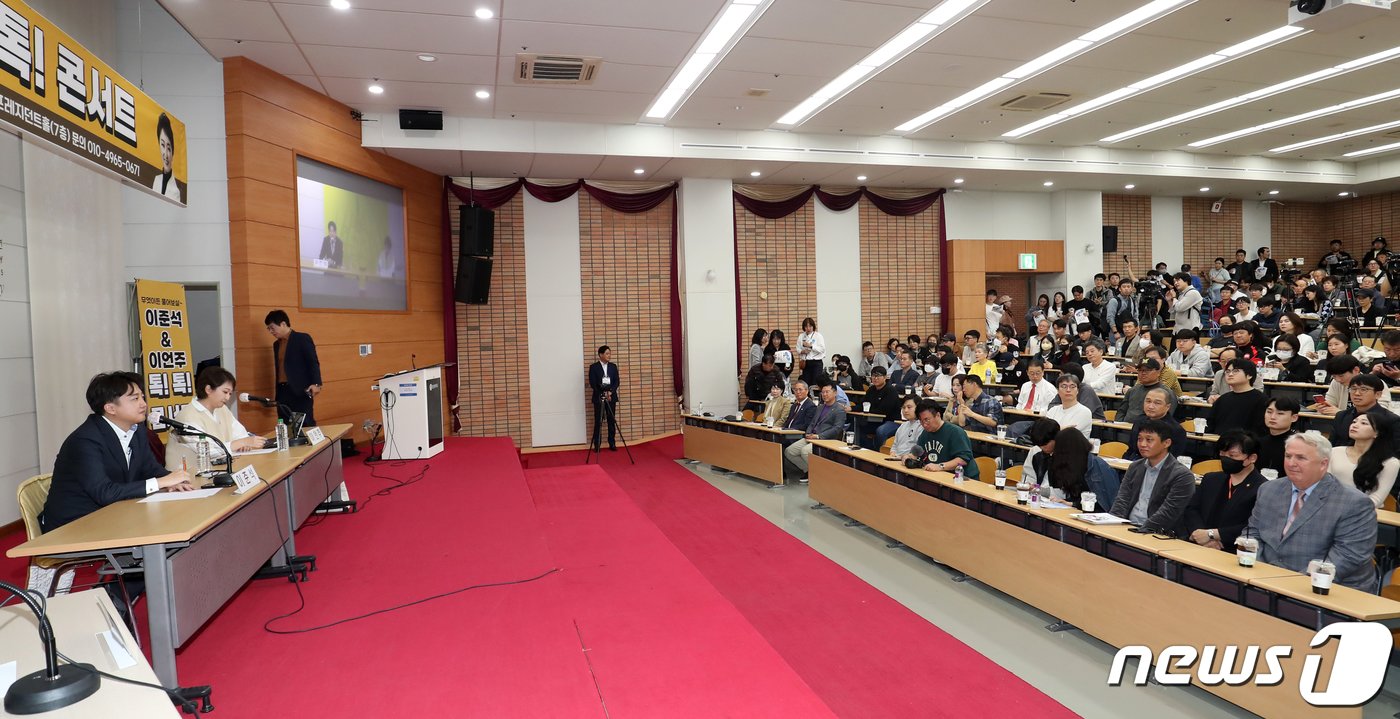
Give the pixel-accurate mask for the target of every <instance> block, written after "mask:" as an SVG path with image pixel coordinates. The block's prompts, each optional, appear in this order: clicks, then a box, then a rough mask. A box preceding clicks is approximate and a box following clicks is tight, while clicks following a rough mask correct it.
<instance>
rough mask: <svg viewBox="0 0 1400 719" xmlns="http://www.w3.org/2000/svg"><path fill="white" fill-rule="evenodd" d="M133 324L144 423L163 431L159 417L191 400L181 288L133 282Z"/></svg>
mask: <svg viewBox="0 0 1400 719" xmlns="http://www.w3.org/2000/svg"><path fill="white" fill-rule="evenodd" d="M136 321H137V323H138V324H139V325H140V327H141V375H142V378H143V379H144V380H145V382H146V404H147V405H148V407H149V410H148V414H147V416H146V422H147V424H148V426H149V427H150V429H151V431H153V432H159V431H163V430H164V426H163V425H162V424H161V422H160V420H161V418H162V417H174V416H175V414H176V413H177V412H179V411H180V408H181V407H183V406H185V405H187V404H189V403H190V400H191V399H193V398H194V390H195V387H194V369H193V363H191V362H190V328H189V315H188V314H187V313H186V310H185V288H184V286H183V285H178V284H175V283H173V282H155V281H152V280H137V281H136Z"/></svg>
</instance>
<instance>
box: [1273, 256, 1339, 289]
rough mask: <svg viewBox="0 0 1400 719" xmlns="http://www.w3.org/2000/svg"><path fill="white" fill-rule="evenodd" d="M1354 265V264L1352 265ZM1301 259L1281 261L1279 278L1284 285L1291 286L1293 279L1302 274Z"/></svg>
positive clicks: (1294, 258)
mask: <svg viewBox="0 0 1400 719" xmlns="http://www.w3.org/2000/svg"><path fill="white" fill-rule="evenodd" d="M1353 264H1355V263H1353ZM1302 268H1303V258H1301V257H1293V258H1290V259H1287V260H1284V261H1283V267H1282V268H1280V269H1279V278H1280V279H1282V280H1283V282H1284V283H1285V284H1292V282H1293V280H1294V278H1296V277H1298V276H1299V275H1301V274H1303V269H1302Z"/></svg>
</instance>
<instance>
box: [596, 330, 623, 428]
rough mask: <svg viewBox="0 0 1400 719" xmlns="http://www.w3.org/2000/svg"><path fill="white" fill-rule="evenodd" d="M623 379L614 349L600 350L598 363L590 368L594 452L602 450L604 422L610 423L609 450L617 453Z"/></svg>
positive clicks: (603, 347) (602, 348)
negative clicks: (620, 395)
mask: <svg viewBox="0 0 1400 719" xmlns="http://www.w3.org/2000/svg"><path fill="white" fill-rule="evenodd" d="M621 381H622V377H621V376H620V375H619V374H618V373H617V365H615V364H613V363H612V348H611V347H608V346H607V345H603V346H602V347H599V348H598V361H597V362H594V363H593V364H592V365H589V367H588V386H589V387H592V388H593V451H595V452H597V451H598V450H599V448H600V444H601V439H600V434H601V430H602V422H603V419H604V418H605V417H606V419H607V422H608V449H609V450H612V451H614V452H616V451H617V444H616V441H615V438H616V435H617V387H618V385H619V384H621Z"/></svg>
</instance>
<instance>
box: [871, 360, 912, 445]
mask: <svg viewBox="0 0 1400 719" xmlns="http://www.w3.org/2000/svg"><path fill="white" fill-rule="evenodd" d="M911 399H912V398H911ZM862 402H863V403H864V402H868V403H870V409H869V410H868V411H869V412H870V413H871V414H878V415H883V416H884V417H885V421H884V422H880V421H878V420H873V419H872V420H869V421H867V422H865V426H866V428H867V429H869V430H870V432H871V433H872V439H871V440H866V439H865V438H864V437H862V438H861V439H862V440H863V441H866V442H867V444H866V445H865V446H866V449H879V448H880V447H882V446H884V444H885V440H887V439H889V438H890V437H893V436H894V433H895V432H896V431H898V430H899V423H900V421H901V418H900V416H899V407H900V404H901V402H900V396H899V391H898V390H897V389H895V387H894V386H893V385H891V384H890V383H889V382H888V381H887V380H886V378H885V368H884V367H876V368H875V369H873V370H871V371H870V389H868V390H866V391H865V399H864V400H862ZM862 406H863V405H862Z"/></svg>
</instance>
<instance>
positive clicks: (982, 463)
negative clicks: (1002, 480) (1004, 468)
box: [977, 457, 997, 484]
mask: <svg viewBox="0 0 1400 719" xmlns="http://www.w3.org/2000/svg"><path fill="white" fill-rule="evenodd" d="M996 476H997V461H996V460H995V459H992V458H991V457H978V458H977V478H978V479H980V480H982V481H983V482H986V483H987V484H991V483H993V482H994V481H995V480H996Z"/></svg>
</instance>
